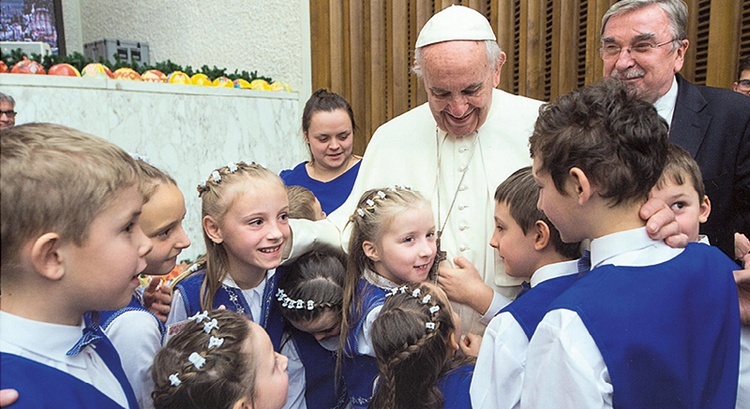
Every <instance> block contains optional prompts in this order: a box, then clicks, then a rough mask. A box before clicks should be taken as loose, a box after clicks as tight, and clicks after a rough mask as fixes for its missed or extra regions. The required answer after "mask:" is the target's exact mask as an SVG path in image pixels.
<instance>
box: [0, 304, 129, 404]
mask: <svg viewBox="0 0 750 409" xmlns="http://www.w3.org/2000/svg"><path fill="white" fill-rule="evenodd" d="M83 329H84V324H83V320H81V324H80V325H78V326H70V325H60V324H50V323H46V322H40V321H33V320H29V319H26V318H21V317H19V316H17V315H13V314H9V313H7V312H5V311H0V351H2V352H4V353H8V354H14V355H18V356H21V357H23V358H27V359H30V360H32V361H35V362H39V363H40V364H43V365H46V366H49V367H52V368H55V369H58V370H60V371H63V372H66V373H69V374H70V375H72V376H75V377H76V378H78V379H80V380H81V381H83V382H86V383H88V384H91V385H92V386H94V387H95V388H96V389H98V390H99V391H100V392H102V393H103V394H104V395H107V396H108V397H109V398H110V399H112V400H113V401H115V402H117V403H118V404H120V405H121V406H122V407H125V408H126V407H128V399H127V397H126V396H125V391H123V389H122V386H121V385H120V382H118V381H117V378H115V376H114V374H112V372H110V370H109V368H107V364H105V363H104V360H102V358H100V357H99V355H98V354H97V353H96V351H95V349H94V348H92V347H85V348H83V349H82V350H81V352H80V353H79V354H78V355H76V356H67V355H66V353H67V352H68V350H70V348H72V347H73V346H74V345H75V344H76V342H78V340H79V339H80V338H81V335H83Z"/></svg>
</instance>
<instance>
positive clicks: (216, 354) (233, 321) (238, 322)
mask: <svg viewBox="0 0 750 409" xmlns="http://www.w3.org/2000/svg"><path fill="white" fill-rule="evenodd" d="M212 320H216V327H214V328H213V329H210V331H208V332H206V331H205V328H206V326H205V324H206V323H207V322H208V323H210V322H211V321H212ZM257 328H258V327H256V328H255V329H253V330H251V327H250V321H249V320H248V319H247V318H246V317H245V316H243V315H240V314H237V313H235V312H233V311H229V310H216V311H212V312H209V313H207V314H206V315H205V319H204V320H202V321H198V320H193V322H188V323H186V325H185V327H184V328H183V329H182V331H181V332H180V333H178V334H177V335H175V336H174V337H173V338H171V339H170V340H169V342H167V345H166V346H165V347H164V348H162V349H161V350H160V351H159V352H158V353H157V354H156V357H155V358H154V364H153V366H152V367H151V375H152V377H153V380H154V391H153V392H152V393H151V397H152V398H153V400H154V407H155V408H157V409H168V408H231V407H232V404H233V403H234V402H236V401H237V400H239V399H240V398H242V397H250V398H252V397H253V396H254V394H255V388H254V386H255V373H256V368H255V367H254V366H253V365H252V364H247V363H248V362H252V361H251V360H249V359H248V358H247V355H248V354H251V353H252V352H250V351H247V350H246V348H247V347H246V344H248V342H247V341H248V339H252V338H253V337H254V336H257V334H254V332H255V331H257V330H258V329H257ZM212 337H213V339H214V341H215V340H217V339H223V341H222V342H221V344H220V345H218V346H211V345H212V343H211V339H212ZM193 354H196V355H193ZM191 356H192V357H195V359H198V360H200V359H205V362H204V363H203V364H202V365H201V367H200V368H198V367H197V366H196V365H195V364H194V363H193V362H192V361H191Z"/></svg>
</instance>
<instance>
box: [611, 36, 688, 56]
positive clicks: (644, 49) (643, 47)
mask: <svg viewBox="0 0 750 409" xmlns="http://www.w3.org/2000/svg"><path fill="white" fill-rule="evenodd" d="M675 41H677V39H676V38H673V39H671V40H669V41H665V42H663V43H659V44H654V43H649V42H648V41H643V42H640V43H636V44H634V45H631V46H630V47H624V48H625V49H626V50H628V54H631V55H632V54H636V55H638V54H647V53H650V52H651V51H653V50H655V49H657V48H659V47H661V46H663V45H667V44H670V43H673V42H675ZM622 49H623V47H621V46H619V45H617V44H607V45H605V46H603V47H602V48H600V49H599V52H600V53H601V55H602V58H611V57H616V56H618V55H620V53H621V52H622Z"/></svg>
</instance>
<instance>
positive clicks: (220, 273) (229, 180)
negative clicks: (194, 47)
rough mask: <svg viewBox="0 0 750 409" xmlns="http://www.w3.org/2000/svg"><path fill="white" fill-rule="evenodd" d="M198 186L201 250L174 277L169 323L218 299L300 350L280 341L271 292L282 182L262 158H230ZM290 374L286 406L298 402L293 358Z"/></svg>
mask: <svg viewBox="0 0 750 409" xmlns="http://www.w3.org/2000/svg"><path fill="white" fill-rule="evenodd" d="M198 193H199V196H200V198H201V199H202V210H201V214H202V224H203V238H204V240H205V243H206V255H205V257H204V260H203V262H199V263H198V264H197V265H196V266H193V267H191V269H190V270H191V273H190V274H189V275H187V276H186V277H184V278H182V277H178V279H177V280H175V282H176V283H175V284H174V295H173V299H172V307H171V311H170V313H169V317H167V325H168V326H169V325H172V324H176V323H180V322H182V321H184V320H185V319H186V318H187V317H189V316H191V315H194V314H196V313H199V312H201V311H204V310H207V311H211V310H214V309H217V308H219V307H220V306H222V305H223V306H225V307H226V308H227V309H229V310H232V311H235V312H238V313H241V314H245V315H247V317H248V318H249V319H250V320H251V321H253V322H256V323H258V324H259V325H260V326H261V327H263V328H264V329H265V330H266V332H267V333H268V335H269V337H270V338H271V342H272V344H273V345H274V349H275V350H276V351H278V352H281V353H282V354H284V355H285V356H287V357H290V358H291V357H296V356H298V354H297V351H294V350H293V349H294V344H293V343H283V344H282V336H283V332H284V319H283V317H282V316H281V312H280V311H279V308H278V306H277V305H276V302H275V300H274V296H275V295H276V290H277V280H278V277H279V275H280V274H278V273H277V270H276V268H277V267H278V266H279V264H280V263H281V260H282V251H283V249H284V245H285V244H286V242H287V240H288V239H289V235H290V228H289V221H288V215H287V213H288V211H289V200H288V198H287V193H286V188H285V187H284V183H283V182H282V181H281V179H280V178H279V177H278V176H277V175H275V174H274V173H272V172H271V171H269V170H268V169H266V168H264V167H262V166H260V165H256V164H254V163H251V164H247V163H244V162H238V163H229V164H228V165H226V166H222V167H220V168H218V169H216V170H214V171H213V172H211V176H209V178H208V180H206V181H205V182H204V183H201V184H200V185H199V186H198ZM170 328H171V327H170ZM168 331H170V329H168ZM289 379H290V382H289V384H290V387H289V396H288V406H287V407H289V408H297V407H304V390H305V382H304V372H303V370H302V364H301V363H300V361H299V359H291V360H290V362H289Z"/></svg>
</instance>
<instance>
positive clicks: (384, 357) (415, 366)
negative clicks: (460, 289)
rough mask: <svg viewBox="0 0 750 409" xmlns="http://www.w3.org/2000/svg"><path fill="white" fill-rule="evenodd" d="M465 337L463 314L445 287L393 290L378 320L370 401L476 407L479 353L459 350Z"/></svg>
mask: <svg viewBox="0 0 750 409" xmlns="http://www.w3.org/2000/svg"><path fill="white" fill-rule="evenodd" d="M460 337H461V320H460V318H459V317H458V315H457V314H456V313H455V312H453V308H452V307H451V304H450V302H449V301H448V296H447V295H445V292H444V291H443V290H441V289H440V287H438V286H437V285H435V284H432V283H430V282H423V283H417V284H412V285H408V286H403V287H399V288H394V289H393V290H391V292H389V293H388V294H386V300H385V303H384V304H383V309H382V310H380V314H379V315H378V318H377V319H375V322H374V323H373V325H372V344H373V348H374V349H375V356H376V358H377V363H378V374H379V375H378V381H377V387H376V391H375V394H374V395H373V397H372V402H371V404H370V407H373V408H391V409H420V408H424V409H428V408H429V409H432V408H451V409H461V408H466V409H469V408H471V407H472V406H471V400H470V399H469V384H470V382H471V377H472V374H473V372H474V359H473V358H467V357H465V356H463V355H459V354H457V352H458V349H459V346H458V339H459V338H460Z"/></svg>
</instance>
